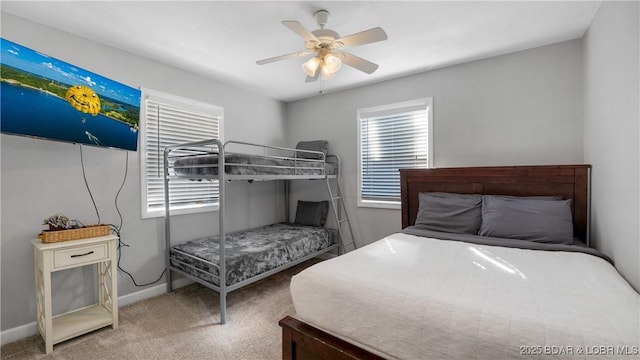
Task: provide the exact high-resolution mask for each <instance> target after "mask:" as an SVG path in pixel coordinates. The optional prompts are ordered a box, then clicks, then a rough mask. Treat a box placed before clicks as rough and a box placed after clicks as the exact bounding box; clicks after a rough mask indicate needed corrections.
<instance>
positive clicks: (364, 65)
mask: <svg viewBox="0 0 640 360" xmlns="http://www.w3.org/2000/svg"><path fill="white" fill-rule="evenodd" d="M340 57H341V59H342V62H343V63H345V64H347V65H349V66H351V67H352V68H355V69H358V70H360V71H363V72H366V73H367V74H371V73H373V72H374V71H376V70H377V69H378V65H377V64H374V63H372V62H371V61H368V60H365V59H363V58H361V57H358V56H355V55H353V54H349V53H347V52H342V53H340Z"/></svg>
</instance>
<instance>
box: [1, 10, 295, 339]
mask: <svg viewBox="0 0 640 360" xmlns="http://www.w3.org/2000/svg"><path fill="white" fill-rule="evenodd" d="M1 20H2V37H3V38H5V39H7V40H10V41H13V42H16V43H18V44H21V45H24V46H26V47H29V48H31V49H34V50H37V51H40V52H42V53H44V54H47V55H49V56H52V57H55V58H57V59H60V60H63V61H66V62H69V63H71V64H74V65H77V66H79V67H82V68H84V69H87V70H90V71H93V72H95V73H97V74H100V75H102V76H105V77H108V78H110V79H113V80H115V81H119V82H122V83H125V84H127V85H129V86H133V87H146V88H151V89H154V90H158V91H164V92H167V93H171V94H175V95H179V96H184V97H188V98H192V99H195V100H200V101H205V102H209V103H212V104H215V105H219V106H222V107H224V113H225V123H224V131H225V138H227V139H235V140H244V141H254V142H260V143H267V144H273V145H284V144H285V138H284V137H285V135H284V134H285V126H284V125H285V124H284V106H283V105H282V104H281V103H280V102H278V101H275V100H273V99H269V98H265V97H263V96H259V95H256V94H253V93H250V92H247V91H244V90H241V89H239V88H237V87H234V86H231V85H228V84H224V83H221V82H218V81H214V80H211V79H206V78H203V77H201V76H199V75H198V74H193V73H189V72H186V71H183V70H178V69H176V68H172V67H169V66H165V65H162V64H160V63H157V62H154V61H150V60H148V59H144V58H140V57H137V56H134V55H132V54H130V53H127V52H123V51H120V50H117V49H114V48H110V47H107V46H103V45H99V44H97V43H94V42H92V41H90V40H87V39H83V38H79V37H76V36H74V35H73V34H69V33H64V32H60V31H57V30H54V29H51V28H47V27H44V26H42V25H39V24H35V23H33V22H30V21H27V20H24V19H21V18H18V17H15V16H12V15H9V14H6V13H2V18H1ZM1 141H2V144H1V152H2V168H1V170H2V208H1V209H2V212H1V214H2V218H1V220H2V229H1V236H2V237H1V261H2V264H1V268H2V271H1V276H2V278H1V280H2V292H1V296H2V298H1V302H2V326H1V328H2V330H7V329H11V328H14V327H17V326H21V325H24V324H30V323H32V322H34V321H35V313H36V311H35V303H34V280H33V279H34V272H33V254H32V247H31V243H30V240H31V239H32V238H34V237H35V236H36V234H37V233H39V232H40V230H42V229H43V226H42V225H41V224H42V219H44V218H45V217H47V216H49V215H51V214H53V213H56V212H61V213H64V214H67V215H69V216H70V217H72V218H77V219H79V220H80V221H82V222H83V223H86V224H92V223H96V222H97V217H96V214H95V211H94V209H93V205H92V204H91V200H90V198H89V194H88V192H87V190H86V189H85V185H84V180H83V178H82V170H81V167H80V148H79V146H78V145H73V144H67V143H60V142H53V141H46V140H36V139H30V138H23V137H16V136H11V135H4V134H3V135H2V136H1ZM83 153H84V163H85V170H86V174H87V180H88V183H89V185H90V187H91V190H92V191H93V195H94V197H95V199H96V203H97V206H98V208H99V210H100V214H101V217H102V218H101V221H102V222H103V223H112V224H119V218H118V215H117V212H116V209H115V205H114V199H115V195H116V192H117V191H118V188H119V187H120V184H121V183H122V180H123V176H124V171H125V165H126V162H125V160H126V155H127V153H126V152H125V151H119V150H110V149H103V148H94V147H90V146H83ZM128 165H129V169H128V176H127V179H126V183H125V185H124V188H123V190H122V192H121V194H120V196H119V208H120V211H121V212H122V214H123V217H124V226H123V231H122V237H123V241H124V242H126V243H128V244H129V245H130V247H127V248H124V250H123V251H122V261H121V265H122V267H124V268H125V269H126V270H128V271H130V272H131V273H133V274H134V275H135V278H136V280H137V281H138V282H139V283H146V282H149V281H152V280H155V279H156V278H157V277H158V276H159V275H160V273H161V271H162V270H163V269H164V228H163V219H161V218H155V219H145V220H143V219H141V216H140V209H141V204H140V173H139V159H138V153H137V152H129V162H128ZM228 188H229V189H230V190H231V193H230V196H229V197H228V199H229V201H228V206H229V208H230V216H228V217H227V219H228V221H229V222H228V224H229V225H228V227H227V228H228V229H229V230H234V229H240V228H246V227H251V226H259V225H263V224H268V223H272V222H275V221H282V220H283V219H284V205H283V201H282V199H283V197H282V196H283V192H282V187H281V184H280V185H278V184H277V183H275V182H266V183H254V184H251V185H249V184H247V183H232V184H231V186H229V187H228ZM176 220H177V221H176V222H175V223H172V225H174V226H173V229H174V238H173V239H172V240H174V242H179V241H182V240H185V239H187V238H191V237H196V236H202V235H210V234H215V233H216V232H217V213H207V214H198V215H183V216H178V217H177V218H176ZM94 279H95V274H94V270H89V269H80V270H74V271H69V272H63V273H60V274H56V275H55V276H54V277H53V281H54V282H53V288H54V289H56V292H55V294H54V313H55V312H62V311H65V310H70V309H72V308H76V307H79V306H83V305H85V304H86V303H87V302H91V301H93V299H94V296H93V295H91V296H85V295H84V290H87V289H88V290H93V289H94V286H93V283H94ZM118 280H119V284H118V285H119V286H118V287H119V293H120V295H124V294H129V293H132V292H135V291H138V290H139V288H136V287H134V286H133V284H132V283H131V281H130V280H129V278H128V277H126V276H124V275H123V274H122V273H120V274H119V279H118ZM160 283H164V279H162V281H161V282H160ZM212 301H214V299H213V298H212Z"/></svg>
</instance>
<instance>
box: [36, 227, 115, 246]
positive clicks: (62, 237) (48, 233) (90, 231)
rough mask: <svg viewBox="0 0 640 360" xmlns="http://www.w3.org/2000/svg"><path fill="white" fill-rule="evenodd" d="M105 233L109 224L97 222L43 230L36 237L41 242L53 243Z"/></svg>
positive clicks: (107, 232)
mask: <svg viewBox="0 0 640 360" xmlns="http://www.w3.org/2000/svg"><path fill="white" fill-rule="evenodd" d="M105 235H109V225H101V224H98V225H90V226H84V227H81V228H77V229H69V230H53V231H52V230H43V231H42V233H40V234H38V238H39V239H40V240H42V242H43V243H54V242H60V241H69V240H78V239H84V238H90V237H96V236H105Z"/></svg>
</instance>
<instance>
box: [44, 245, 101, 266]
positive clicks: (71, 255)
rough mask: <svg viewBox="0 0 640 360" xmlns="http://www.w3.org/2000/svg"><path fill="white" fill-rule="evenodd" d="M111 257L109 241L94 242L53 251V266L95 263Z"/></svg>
mask: <svg viewBox="0 0 640 360" xmlns="http://www.w3.org/2000/svg"><path fill="white" fill-rule="evenodd" d="M108 258H109V245H108V243H106V242H104V243H99V244H92V245H87V246H80V247H76V248H71V249H60V250H54V251H53V268H54V269H59V268H65V267H68V266H76V265H81V264H89V263H95V262H98V261H101V260H107V259H108Z"/></svg>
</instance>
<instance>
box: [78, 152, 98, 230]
mask: <svg viewBox="0 0 640 360" xmlns="http://www.w3.org/2000/svg"><path fill="white" fill-rule="evenodd" d="M80 164H81V165H82V177H83V178H84V185H85V186H86V187H87V191H88V192H89V197H91V202H92V203H93V208H94V209H96V215H98V224H100V213H99V212H98V206H97V205H96V201H95V200H94V199H93V194H92V193H91V189H90V188H89V182H88V181H87V174H85V172H84V160H83V159H82V144H80Z"/></svg>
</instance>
